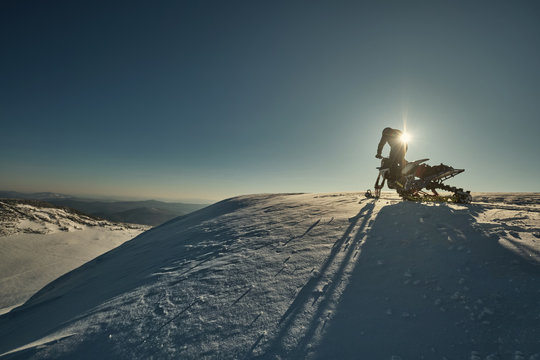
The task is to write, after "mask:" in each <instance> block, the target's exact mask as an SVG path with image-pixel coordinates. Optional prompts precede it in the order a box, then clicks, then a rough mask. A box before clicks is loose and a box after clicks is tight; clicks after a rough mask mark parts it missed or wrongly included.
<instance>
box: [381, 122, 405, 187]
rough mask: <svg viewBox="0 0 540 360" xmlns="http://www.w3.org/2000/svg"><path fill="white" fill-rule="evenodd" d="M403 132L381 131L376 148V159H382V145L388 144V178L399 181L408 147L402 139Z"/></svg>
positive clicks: (387, 129) (386, 129) (396, 130)
mask: <svg viewBox="0 0 540 360" xmlns="http://www.w3.org/2000/svg"><path fill="white" fill-rule="evenodd" d="M402 136H403V132H401V130H398V129H392V128H389V127H387V128H385V129H384V130H383V131H382V136H381V140H380V141H379V146H377V155H375V157H376V158H377V159H381V158H382V155H381V153H382V150H383V148H384V145H386V143H388V145H390V156H389V157H388V158H389V164H388V167H389V168H390V177H391V178H393V179H399V178H400V175H401V169H403V167H404V166H405V165H406V164H407V161H406V160H405V153H406V152H407V149H408V145H407V143H406V142H405V141H403V139H402Z"/></svg>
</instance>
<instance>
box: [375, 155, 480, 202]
mask: <svg viewBox="0 0 540 360" xmlns="http://www.w3.org/2000/svg"><path fill="white" fill-rule="evenodd" d="M428 160H429V159H420V160H417V161H413V162H407V164H406V165H405V166H404V167H403V169H401V168H400V167H392V166H391V161H390V159H388V158H382V160H381V166H380V167H377V169H379V175H378V176H377V180H376V181H375V194H372V193H371V190H368V191H367V192H366V196H367V197H374V198H379V197H380V196H381V189H382V188H383V186H384V184H385V182H386V183H387V184H388V187H389V188H390V189H394V190H396V191H397V193H398V194H399V196H400V197H401V198H403V199H404V200H410V201H443V202H455V203H461V204H468V203H470V202H471V200H472V196H471V192H470V191H463V189H461V188H459V189H458V188H456V187H453V186H449V185H446V184H444V182H445V181H446V180H448V179H450V178H453V177H454V176H456V175H458V174H461V173H462V172H464V171H465V170H464V169H454V168H453V167H451V166H448V165H443V164H440V165H437V166H429V165H427V164H424V163H425V162H426V161H428ZM396 172H397V175H396ZM437 190H443V191H447V192H450V193H451V195H440V194H439V193H438V192H437Z"/></svg>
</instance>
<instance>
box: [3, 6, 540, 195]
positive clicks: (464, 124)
mask: <svg viewBox="0 0 540 360" xmlns="http://www.w3.org/2000/svg"><path fill="white" fill-rule="evenodd" d="M539 39H540V5H539V4H538V2H535V1H516V2H510V1H504V2H498V1H474V2H469V1H463V2H460V1H457V2H449V1H444V2H439V1H425V2H414V1H413V2H403V1H384V2H361V1H324V2H323V1H305V2H304V1H302V2H300V1H283V2H281V1H243V2H241V1H160V2H142V1H126V2H120V1H116V2H102V1H76V2H61V1H46V2H44V1H42V2H37V1H36V2H30V1H5V2H1V3H0V41H1V46H2V56H1V57H0V79H1V81H0V122H1V131H0V153H1V157H0V168H1V169H2V170H1V175H0V189H1V190H18V191H54V192H62V193H70V194H82V195H109V196H111V195H112V196H119V197H134V198H136V197H138V198H159V199H170V200H181V199H209V200H218V199H222V198H225V197H229V196H233V195H239V194H248V193H261V192H264V193H267V192H268V193H272V192H334V191H364V190H365V189H367V188H369V187H372V186H373V183H374V180H375V177H376V175H377V172H376V170H375V167H376V166H378V164H379V161H378V160H377V159H375V157H374V156H375V152H376V148H377V143H378V141H379V138H380V134H381V131H382V129H383V128H384V127H387V126H391V127H396V128H402V127H403V122H404V121H405V120H406V123H407V129H408V131H409V132H410V133H411V135H412V137H413V139H412V141H411V142H410V143H409V151H408V154H407V159H409V160H415V159H418V158H424V157H427V158H430V159H431V160H430V164H433V165H434V164H439V163H441V162H443V163H445V164H448V165H452V166H454V167H456V168H465V169H466V172H465V173H464V174H462V175H459V176H458V177H456V178H455V179H453V180H452V181H451V182H450V183H451V184H453V185H458V186H463V187H465V188H466V189H469V190H472V191H540V186H539V184H540V182H539V179H540V170H539V167H538V163H539V161H538V157H539V155H540V145H539V143H540V142H539V140H538V138H539V135H540V66H539V64H540V41H539ZM387 152H388V148H386V149H385V153H387Z"/></svg>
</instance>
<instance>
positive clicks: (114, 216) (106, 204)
mask: <svg viewBox="0 0 540 360" xmlns="http://www.w3.org/2000/svg"><path fill="white" fill-rule="evenodd" d="M2 198H4V199H31V200H41V201H46V202H49V203H51V204H55V205H60V206H67V207H70V208H73V209H76V210H78V211H81V212H83V213H86V214H89V215H93V216H98V217H100V218H103V219H106V220H110V221H118V222H127V223H133V224H144V225H150V226H157V225H160V224H162V223H164V222H166V221H169V220H171V219H174V218H175V217H178V216H182V215H186V214H189V213H190V212H193V211H195V210H198V209H201V208H203V207H205V206H207V205H208V204H187V203H169V202H163V201H156V200H145V201H112V200H111V201H101V200H100V201H98V200H93V199H83V198H77V197H74V196H70V195H65V194H58V193H51V192H40V193H20V192H16V191H0V199H2Z"/></svg>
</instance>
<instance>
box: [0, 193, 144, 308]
mask: <svg viewBox="0 0 540 360" xmlns="http://www.w3.org/2000/svg"><path fill="white" fill-rule="evenodd" d="M148 228H149V227H146V226H141V225H130V224H129V225H128V224H122V223H111V222H109V221H105V220H101V219H97V218H93V217H90V216H87V215H84V214H82V213H79V212H77V211H74V210H72V209H69V208H60V207H56V206H54V205H51V204H48V203H44V202H41V201H33V200H0V314H2V313H5V312H7V311H9V310H10V309H11V308H12V307H14V306H16V305H20V304H22V303H23V302H24V301H26V300H28V299H29V298H30V297H31V296H32V295H33V294H34V293H35V292H36V291H38V290H39V289H41V288H42V287H43V286H45V285H47V284H48V283H49V282H51V281H52V280H54V279H56V278H57V277H59V276H60V275H63V274H65V273H66V272H68V271H71V270H73V269H75V268H77V267H78V266H80V265H82V264H84V263H86V262H87V261H88V260H91V259H93V258H95V257H96V256H98V255H101V254H103V253H104V252H107V251H109V250H110V249H112V248H114V247H116V246H118V245H120V244H122V243H123V242H125V241H127V240H130V239H132V238H133V237H135V236H137V235H138V234H140V233H141V232H142V231H145V230H147V229H148Z"/></svg>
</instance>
